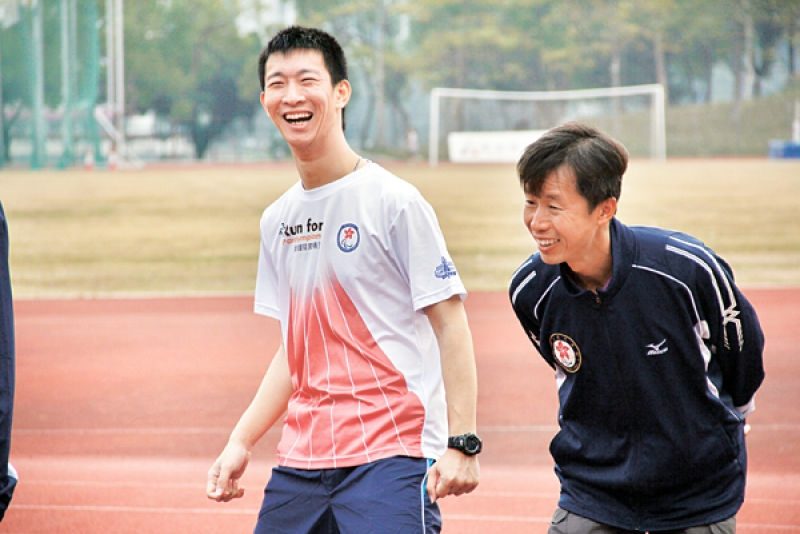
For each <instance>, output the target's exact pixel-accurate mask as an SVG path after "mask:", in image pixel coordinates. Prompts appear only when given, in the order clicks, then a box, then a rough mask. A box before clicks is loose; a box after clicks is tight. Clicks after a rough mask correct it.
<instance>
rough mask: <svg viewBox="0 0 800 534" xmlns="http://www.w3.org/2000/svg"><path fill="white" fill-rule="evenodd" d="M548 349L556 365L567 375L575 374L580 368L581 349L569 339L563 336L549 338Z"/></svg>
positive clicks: (554, 335)
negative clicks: (551, 350) (550, 350)
mask: <svg viewBox="0 0 800 534" xmlns="http://www.w3.org/2000/svg"><path fill="white" fill-rule="evenodd" d="M550 348H552V349H553V358H554V359H555V361H556V363H558V365H560V366H561V368H562V369H564V370H565V371H566V372H568V373H576V372H578V369H580V368H581V349H579V348H578V344H577V343H575V341H573V339H572V338H571V337H569V336H568V335H565V334H553V335H551V336H550Z"/></svg>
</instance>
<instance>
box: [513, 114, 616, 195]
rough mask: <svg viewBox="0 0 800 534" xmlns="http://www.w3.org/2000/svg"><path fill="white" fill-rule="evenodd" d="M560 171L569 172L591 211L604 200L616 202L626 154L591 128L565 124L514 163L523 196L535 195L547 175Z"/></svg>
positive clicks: (551, 132) (536, 142)
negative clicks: (560, 169)
mask: <svg viewBox="0 0 800 534" xmlns="http://www.w3.org/2000/svg"><path fill="white" fill-rule="evenodd" d="M561 167H567V168H569V169H570V170H572V172H573V173H574V174H575V187H576V188H577V190H578V192H579V193H580V194H581V196H582V197H584V198H585V199H586V201H587V202H588V203H589V211H594V209H595V208H596V207H597V205H598V204H600V203H601V202H603V201H604V200H606V199H608V198H615V199H619V197H620V194H621V192H622V175H623V174H625V171H626V170H627V168H628V151H627V150H625V147H624V146H623V145H622V143H620V142H619V141H616V140H615V139H613V138H612V137H610V136H608V135H606V134H604V133H603V132H601V131H600V130H598V129H597V128H595V127H593V126H590V125H588V124H583V123H580V122H568V123H566V124H563V125H561V126H557V127H555V128H553V129H551V130H548V131H547V132H545V133H544V134H543V135H542V136H541V137H540V138H539V139H537V140H536V141H534V142H533V143H531V144H530V145H529V146H528V147H527V148H526V149H525V152H524V153H523V154H522V157H521V158H520V160H519V163H517V173H518V174H519V180H520V183H521V184H522V187H523V189H524V190H525V192H526V193H529V194H532V195H539V194H540V193H541V191H542V187H543V186H544V182H545V181H546V180H547V178H548V177H549V176H550V174H551V173H553V172H554V171H556V170H558V169H559V168H561Z"/></svg>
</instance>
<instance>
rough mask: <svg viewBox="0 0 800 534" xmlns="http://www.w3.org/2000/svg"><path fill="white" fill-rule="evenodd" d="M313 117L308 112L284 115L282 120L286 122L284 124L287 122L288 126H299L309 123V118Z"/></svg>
mask: <svg viewBox="0 0 800 534" xmlns="http://www.w3.org/2000/svg"><path fill="white" fill-rule="evenodd" d="M313 116H314V114H313V113H309V112H302V113H286V114H285V115H284V116H283V118H284V119H285V120H286V122H288V123H289V124H301V123H304V122H308V121H310V120H311V117H313Z"/></svg>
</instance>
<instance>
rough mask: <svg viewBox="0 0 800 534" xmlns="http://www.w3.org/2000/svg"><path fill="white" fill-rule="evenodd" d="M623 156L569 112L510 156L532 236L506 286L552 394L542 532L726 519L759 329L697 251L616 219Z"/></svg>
mask: <svg viewBox="0 0 800 534" xmlns="http://www.w3.org/2000/svg"><path fill="white" fill-rule="evenodd" d="M627 164H628V156H627V152H626V151H625V149H624V147H622V145H620V144H619V143H618V142H616V141H615V140H613V139H611V138H610V137H608V136H606V135H605V134H603V133H601V132H599V131H598V130H596V129H594V128H592V127H590V126H588V125H584V124H579V123H569V124H565V125H563V126H560V127H557V128H554V129H552V130H550V131H548V132H547V133H545V134H544V135H543V136H542V137H541V138H539V139H538V140H537V141H536V142H534V143H533V144H531V145H530V146H529V147H528V148H527V149H526V150H525V153H524V154H523V155H522V157H521V159H520V161H519V163H518V166H517V170H518V173H519V178H520V182H521V184H522V187H523V191H524V194H525V208H524V215H523V219H524V222H525V226H526V228H527V229H528V231H529V232H530V233H531V235H532V236H533V238H534V240H535V241H536V244H537V246H538V249H539V251H538V252H537V253H536V254H534V255H532V256H531V257H530V258H528V260H527V261H525V263H523V264H522V266H521V267H520V268H519V269H518V270H517V272H516V273H515V274H514V276H513V279H512V281H511V287H510V298H511V303H512V306H513V308H514V311H515V312H516V315H517V318H518V319H519V321H520V323H521V324H522V326H523V328H524V329H525V332H526V333H527V334H528V337H529V338H530V340H531V342H532V343H533V345H534V346H535V347H536V349H537V350H538V351H539V353H540V354H541V355H542V357H543V358H544V359H545V361H546V362H547V363H548V364H549V365H550V366H551V367H552V368H553V369H554V370H555V372H556V375H555V377H556V384H557V387H558V398H559V403H560V409H559V414H558V422H559V425H560V427H561V430H560V432H559V433H558V434H557V435H556V436H555V438H553V441H552V443H551V445H550V452H551V454H552V455H553V459H554V460H555V464H556V466H555V467H556V474H557V475H558V477H559V480H560V481H561V497H560V499H559V503H558V508H557V509H556V511H555V513H554V515H553V519H552V522H551V526H550V530H549V533H550V534H588V533H590V532H591V533H600V534H603V533H609V534H610V533H615V534H618V533H625V532H645V531H647V532H670V533H686V534H705V533H709V534H710V533H712V532H713V533H732V532H735V529H736V513H737V511H738V510H739V508H740V506H741V504H742V502H743V499H744V489H745V473H746V461H747V455H746V451H745V441H744V433H745V432H744V429H745V417H746V416H747V414H749V413H750V412H751V411H752V410H753V409H754V407H755V404H754V395H755V392H756V390H757V389H758V387H759V385H760V384H761V382H762V380H763V378H764V370H763V364H762V351H763V347H764V337H763V334H762V332H761V328H760V326H759V322H758V318H757V316H756V314H755V311H754V310H753V308H752V306H751V305H750V303H749V302H748V301H747V300H746V299H745V297H744V295H742V293H741V292H740V291H739V289H738V288H737V287H736V285H735V284H734V282H733V274H732V273H731V270H730V268H729V266H728V265H727V264H726V263H725V262H724V261H723V260H722V259H721V258H720V257H719V256H717V255H716V254H715V253H714V252H713V251H711V250H710V249H709V248H707V247H705V246H704V245H703V244H702V243H701V242H700V241H698V240H697V239H695V238H693V237H690V236H688V235H686V234H682V233H679V232H673V231H667V230H662V229H658V228H644V227H628V226H626V225H624V224H622V223H621V222H620V221H619V220H617V219H616V217H615V214H616V211H617V202H618V200H619V197H620V192H621V188H622V176H623V174H624V173H625V170H626V169H627Z"/></svg>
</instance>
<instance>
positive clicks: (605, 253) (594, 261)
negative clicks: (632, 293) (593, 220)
mask: <svg viewBox="0 0 800 534" xmlns="http://www.w3.org/2000/svg"><path fill="white" fill-rule="evenodd" d="M613 263H614V262H613V260H612V256H611V233H610V229H609V226H608V225H605V227H604V228H603V229H602V230H601V231H600V232H599V233H598V235H597V237H596V238H595V240H594V241H593V242H592V245H591V248H590V250H589V251H588V253H587V255H586V256H585V257H584V259H583V261H581V262H580V263H579V264H576V265H572V264H570V265H569V268H570V269H571V270H572V272H573V273H574V274H575V278H576V281H577V282H578V284H579V285H580V286H581V287H583V288H584V289H588V290H589V291H593V292H595V293H596V292H597V290H598V289H602V288H603V287H605V286H606V284H608V281H609V280H611V274H612V272H613V268H614V264H613Z"/></svg>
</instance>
